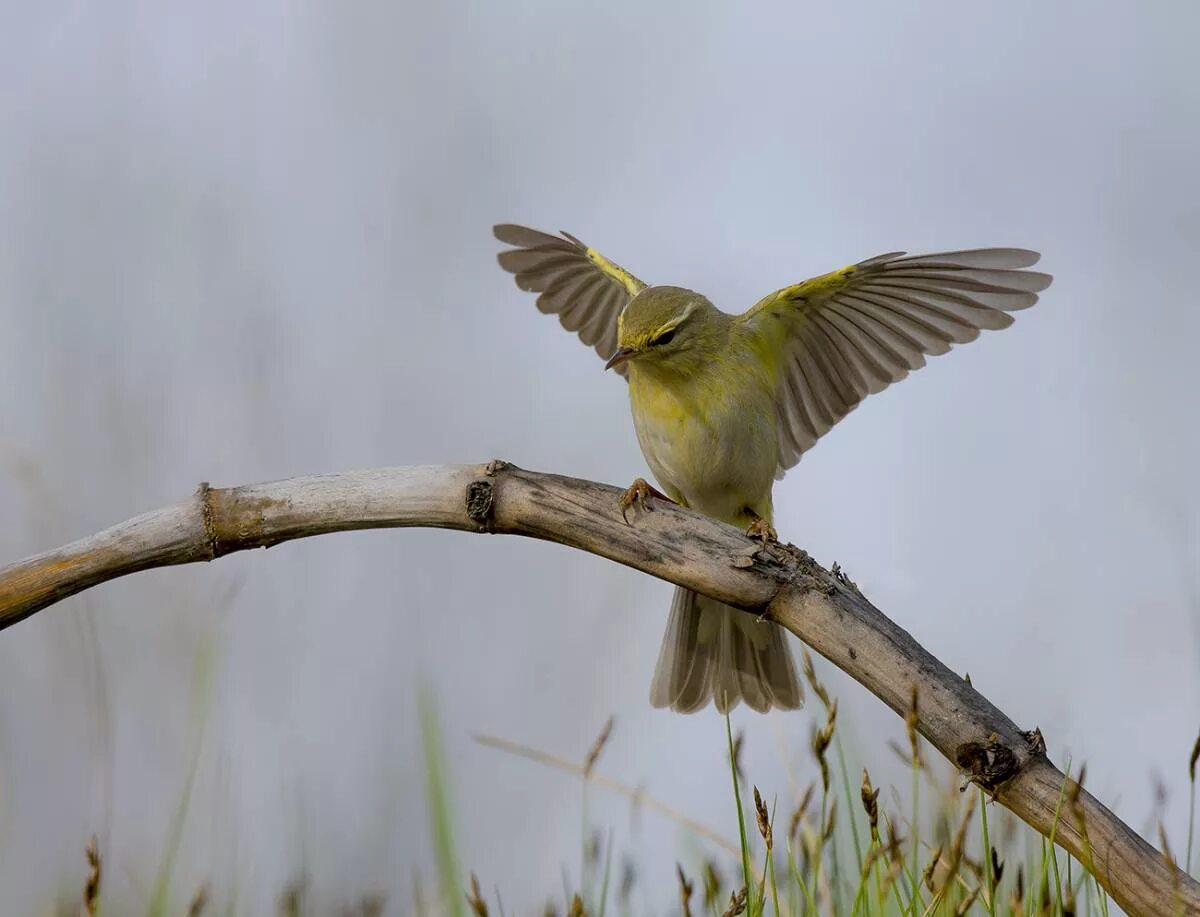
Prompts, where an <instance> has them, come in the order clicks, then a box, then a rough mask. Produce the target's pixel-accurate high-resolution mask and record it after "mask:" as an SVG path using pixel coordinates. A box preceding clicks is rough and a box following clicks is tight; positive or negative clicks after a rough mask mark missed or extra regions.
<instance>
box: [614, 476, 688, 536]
mask: <svg viewBox="0 0 1200 917" xmlns="http://www.w3.org/2000/svg"><path fill="white" fill-rule="evenodd" d="M651 497H655V498H657V499H659V500H666V501H667V502H668V503H674V502H675V501H674V500H672V499H671V498H670V497H668V496H667V495H666V494H665V493H663V492H662V491H661V490H657V489H656V488H655V487H654V486H653V485H651V484H650V482H649V481H647V480H646V479H645V478H638V479H637V480H636V481H634V482H633V484H631V485H630V487H629V490H627V491H625V493H623V494H621V499H620V500H618V501H617V502H618V504H619V505H620V507H621V518H622V519H624V520H625V524H626V525H629V508H630V507H631V506H633V505H634V504H637V506H638V507H640V508H641V509H643V510H645V511H646V512H650V510H651V509H653V507H651V505H650V504H649V503H647V502H646V501H647V500H649V499H650V498H651Z"/></svg>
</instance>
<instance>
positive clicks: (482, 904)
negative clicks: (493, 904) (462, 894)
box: [467, 873, 488, 917]
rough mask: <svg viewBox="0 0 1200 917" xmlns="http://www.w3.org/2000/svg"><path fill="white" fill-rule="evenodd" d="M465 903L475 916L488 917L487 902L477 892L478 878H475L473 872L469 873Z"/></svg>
mask: <svg viewBox="0 0 1200 917" xmlns="http://www.w3.org/2000/svg"><path fill="white" fill-rule="evenodd" d="M467 904H468V905H469V906H470V908H471V912H472V913H474V914H475V917H488V908H487V902H486V901H484V900H483V895H481V894H480V893H479V880H478V879H477V878H475V873H471V888H470V889H469V890H468V891H467Z"/></svg>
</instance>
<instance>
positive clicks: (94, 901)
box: [83, 834, 100, 917]
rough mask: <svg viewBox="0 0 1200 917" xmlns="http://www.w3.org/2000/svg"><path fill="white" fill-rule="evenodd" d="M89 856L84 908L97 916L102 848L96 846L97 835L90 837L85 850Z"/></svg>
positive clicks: (92, 915)
mask: <svg viewBox="0 0 1200 917" xmlns="http://www.w3.org/2000/svg"><path fill="white" fill-rule="evenodd" d="M84 853H85V855H86V856H87V863H88V873H87V880H86V881H85V882H84V883H83V909H84V911H85V912H86V913H87V915H88V917H96V913H97V912H98V910H99V906H100V848H99V847H97V846H96V835H94V834H93V835H92V836H91V838H89V839H88V844H87V848H86V849H85V851H84Z"/></svg>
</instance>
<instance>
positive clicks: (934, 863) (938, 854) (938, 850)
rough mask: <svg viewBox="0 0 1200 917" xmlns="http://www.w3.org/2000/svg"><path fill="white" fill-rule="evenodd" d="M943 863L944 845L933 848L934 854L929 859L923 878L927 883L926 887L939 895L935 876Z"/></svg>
mask: <svg viewBox="0 0 1200 917" xmlns="http://www.w3.org/2000/svg"><path fill="white" fill-rule="evenodd" d="M941 862H942V845H941V844H938V845H937V846H936V847H934V848H933V853H932V854H931V855H930V857H929V862H928V863H927V864H926V865H925V872H924V873H923V874H922V876H921V878H922V880H923V881H924V882H925V887H926V888H928V889H929V890H930V891H931V892H933V893H935V894H936V893H937V888H936V887H935V886H934V884H933V874H934V873H935V872H936V871H937V868H938V866H939V865H940V864H941Z"/></svg>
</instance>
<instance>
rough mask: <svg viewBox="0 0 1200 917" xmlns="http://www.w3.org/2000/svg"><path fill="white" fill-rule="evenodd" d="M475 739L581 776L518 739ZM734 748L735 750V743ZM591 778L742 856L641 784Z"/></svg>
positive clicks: (566, 763)
mask: <svg viewBox="0 0 1200 917" xmlns="http://www.w3.org/2000/svg"><path fill="white" fill-rule="evenodd" d="M474 739H475V741H476V742H478V743H479V744H480V745H486V746H488V747H489V748H497V749H499V750H500V751H506V752H508V753H509V754H512V755H517V756H519V757H521V758H526V759H528V760H530V761H536V762H538V763H539V764H545V765H548V766H549V767H553V768H556V769H558V770H561V771H565V772H567V773H569V774H578V775H580V776H582V775H583V767H582V765H579V764H576V763H574V762H572V761H568V760H566V759H565V758H560V757H558V756H557V755H552V754H550V753H549V752H544V751H541V750H539V749H537V748H530V747H529V746H528V745H522V744H520V743H519V742H512V741H509V740H508V739H501V738H498V737H496V736H487V735H476V736H475V737H474ZM734 747H735V749H736V747H737V746H736V744H735V746H734ZM590 779H591V781H592V785H593V786H597V785H598V786H603V787H607V788H608V789H610V790H614V791H615V792H617V793H620V794H621V795H622V796H625V797H627V798H629V799H630V800H632V801H633V803H634V804H635V805H644V806H645V807H646V808H649V809H653V810H654V811H656V812H658V813H659V814H660V815H665V816H666V817H667V818H669V819H671V820H672V821H674V822H676V823H677V824H680V825H682V826H683V827H685V828H687V829H688V830H689V831H692V832H693V833H694V834H698V835H700V836H701V837H705V838H707V839H708V840H710V841H712V842H713V843H714V844H716V845H717V846H718V847H720V848H721V849H722V850H726V851H728V852H729V853H731V854H732V855H733V856H735V857H740V856H741V855H742V851H741V848H740V847H739V846H738V845H737V844H734V843H733V842H731V841H730V840H728V839H727V838H725V837H723V836H722V835H721V834H720V832H718V831H717V830H716V829H714V828H711V827H709V826H708V825H706V824H704V823H702V822H698V821H696V820H695V819H694V818H691V817H690V816H688V815H686V814H684V813H683V812H681V811H679V810H678V809H676V808H674V807H672V806H669V805H667V804H666V803H665V802H662V801H660V800H658V799H656V798H654V797H653V796H650V795H648V794H647V793H646V792H645V791H644V790H642V789H641V788H640V787H633V786H630V785H629V784H626V783H622V782H621V781H619V780H615V779H613V778H612V777H606V776H605V775H603V774H598V773H595V772H593V773H592V776H591V778H590Z"/></svg>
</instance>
